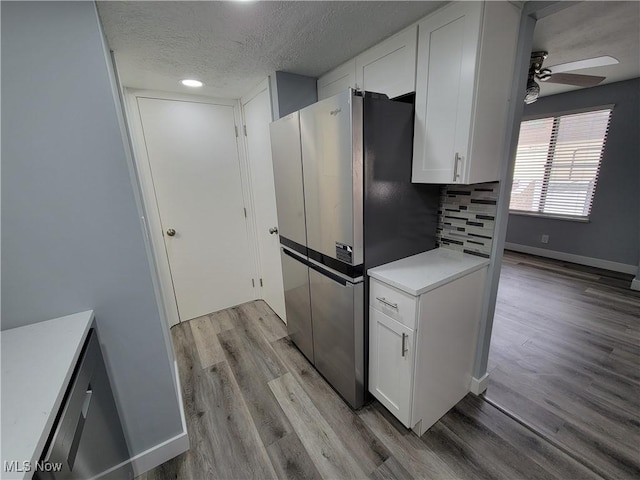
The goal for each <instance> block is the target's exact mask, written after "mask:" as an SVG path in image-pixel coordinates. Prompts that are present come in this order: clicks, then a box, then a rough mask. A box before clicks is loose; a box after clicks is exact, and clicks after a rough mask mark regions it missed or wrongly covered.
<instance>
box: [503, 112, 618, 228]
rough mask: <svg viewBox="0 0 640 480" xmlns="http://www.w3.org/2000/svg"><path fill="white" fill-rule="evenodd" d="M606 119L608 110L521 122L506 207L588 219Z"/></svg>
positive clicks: (608, 117) (604, 139) (607, 122)
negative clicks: (511, 183)
mask: <svg viewBox="0 0 640 480" xmlns="http://www.w3.org/2000/svg"><path fill="white" fill-rule="evenodd" d="M610 117H611V109H610V108H607V109H603V110H596V111H591V112H586V113H576V114H571V115H562V116H557V117H548V118H541V119H536V120H528V121H524V122H522V124H521V127H520V137H519V139H518V149H517V152H516V164H515V170H514V174H513V187H512V190H511V202H510V206H509V208H510V210H513V211H522V212H534V213H538V214H548V215H554V216H569V217H582V218H586V217H588V216H589V213H590V212H591V206H592V204H593V196H594V194H595V189H596V183H597V181H598V172H599V170H600V163H601V161H602V153H603V151H604V145H605V142H606V139H607V132H608V130H609V120H610Z"/></svg>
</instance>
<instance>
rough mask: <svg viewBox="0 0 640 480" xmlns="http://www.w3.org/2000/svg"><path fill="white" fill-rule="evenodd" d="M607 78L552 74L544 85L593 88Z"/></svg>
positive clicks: (574, 74)
mask: <svg viewBox="0 0 640 480" xmlns="http://www.w3.org/2000/svg"><path fill="white" fill-rule="evenodd" d="M605 78H607V77H596V76H595V75H578V74H576V73H554V74H552V75H551V76H550V77H549V78H548V79H547V80H545V81H544V82H545V83H562V84H564V85H575V86H576V87H593V86H594V85H598V84H599V83H600V82H602V81H603V80H604V79H605Z"/></svg>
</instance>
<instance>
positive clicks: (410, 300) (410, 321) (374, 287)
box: [369, 278, 418, 330]
mask: <svg viewBox="0 0 640 480" xmlns="http://www.w3.org/2000/svg"><path fill="white" fill-rule="evenodd" d="M417 300H418V299H417V298H416V297H414V296H412V295H408V294H406V293H404V292H401V291H400V290H398V289H397V288H394V287H391V286H389V285H387V284H385V283H382V282H379V281H378V280H376V279H374V278H372V279H371V283H370V286H369V305H371V306H372V307H373V308H375V309H376V310H378V311H380V312H382V313H384V314H385V315H388V316H389V317H391V318H393V319H394V320H397V321H398V322H400V323H402V324H403V325H404V326H406V327H409V328H410V329H412V330H415V328H416V310H417V304H418V302H417Z"/></svg>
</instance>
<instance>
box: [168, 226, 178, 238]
mask: <svg viewBox="0 0 640 480" xmlns="http://www.w3.org/2000/svg"><path fill="white" fill-rule="evenodd" d="M175 234H176V231H175V230H174V229H173V228H170V229H169V230H167V235H169V236H170V237H173V236H174V235H175Z"/></svg>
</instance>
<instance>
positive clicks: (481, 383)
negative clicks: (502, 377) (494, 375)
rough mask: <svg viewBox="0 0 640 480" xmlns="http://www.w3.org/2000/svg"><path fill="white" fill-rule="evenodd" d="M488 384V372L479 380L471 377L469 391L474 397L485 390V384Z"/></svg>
mask: <svg viewBox="0 0 640 480" xmlns="http://www.w3.org/2000/svg"><path fill="white" fill-rule="evenodd" d="M488 382H489V372H487V373H485V374H484V375H483V376H482V377H481V378H479V379H478V378H476V377H471V386H470V387H469V390H470V391H471V393H473V394H474V395H480V394H481V393H482V392H484V391H485V390H486V389H487V383H488Z"/></svg>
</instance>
